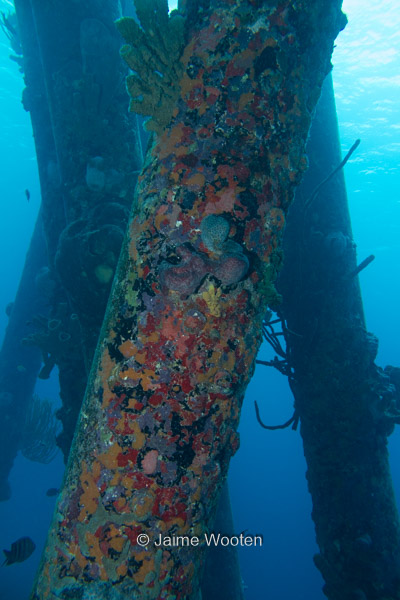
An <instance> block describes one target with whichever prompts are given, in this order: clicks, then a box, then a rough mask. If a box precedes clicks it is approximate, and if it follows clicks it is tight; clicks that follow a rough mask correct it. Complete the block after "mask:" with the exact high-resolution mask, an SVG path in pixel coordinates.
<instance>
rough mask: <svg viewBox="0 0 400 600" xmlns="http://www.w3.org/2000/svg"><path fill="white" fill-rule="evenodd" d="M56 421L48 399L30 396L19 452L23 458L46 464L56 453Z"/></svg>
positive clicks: (35, 395)
mask: <svg viewBox="0 0 400 600" xmlns="http://www.w3.org/2000/svg"><path fill="white" fill-rule="evenodd" d="M57 429H58V423H57V420H56V417H55V414H54V412H53V410H52V405H51V402H50V401H49V400H46V399H42V398H40V397H39V396H38V395H37V394H34V395H33V396H32V399H31V401H30V402H29V404H28V407H27V412H26V417H25V424H24V428H23V432H22V442H21V448H20V450H21V452H22V454H23V455H24V456H25V458H27V459H29V460H33V461H36V462H40V463H43V464H47V463H49V462H51V461H52V460H53V458H54V457H55V455H56V454H57V451H58V448H57V445H56V435H57Z"/></svg>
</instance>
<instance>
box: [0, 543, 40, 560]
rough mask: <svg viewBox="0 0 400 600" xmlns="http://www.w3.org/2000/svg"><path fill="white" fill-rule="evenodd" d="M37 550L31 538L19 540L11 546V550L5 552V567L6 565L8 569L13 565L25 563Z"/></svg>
mask: <svg viewBox="0 0 400 600" xmlns="http://www.w3.org/2000/svg"><path fill="white" fill-rule="evenodd" d="M35 548H36V544H35V542H34V541H33V540H31V538H30V537H22V538H19V540H17V541H16V542H13V543H12V544H11V550H3V552H4V554H5V557H6V560H5V561H4V563H3V566H4V565H6V566H7V567H8V566H9V565H12V564H13V563H17V562H24V560H26V559H27V558H29V557H30V555H31V554H32V552H33V551H34V549H35Z"/></svg>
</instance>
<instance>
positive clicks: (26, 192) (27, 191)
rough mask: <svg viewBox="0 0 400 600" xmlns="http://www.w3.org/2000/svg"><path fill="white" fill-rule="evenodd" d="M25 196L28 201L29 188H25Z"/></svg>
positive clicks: (29, 195)
mask: <svg viewBox="0 0 400 600" xmlns="http://www.w3.org/2000/svg"><path fill="white" fill-rule="evenodd" d="M25 196H26V199H27V200H28V202H29V199H30V197H31V193H30V191H29V190H25Z"/></svg>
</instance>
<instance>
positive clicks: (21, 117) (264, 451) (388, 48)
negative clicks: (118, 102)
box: [0, 0, 400, 600]
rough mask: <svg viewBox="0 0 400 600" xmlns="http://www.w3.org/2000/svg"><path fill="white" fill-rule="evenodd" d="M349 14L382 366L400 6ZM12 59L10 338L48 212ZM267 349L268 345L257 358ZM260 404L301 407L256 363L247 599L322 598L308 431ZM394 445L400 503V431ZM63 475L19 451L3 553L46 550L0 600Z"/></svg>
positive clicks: (1, 253) (239, 508)
mask: <svg viewBox="0 0 400 600" xmlns="http://www.w3.org/2000/svg"><path fill="white" fill-rule="evenodd" d="M170 6H171V8H173V7H174V6H173V3H172V2H170ZM12 9H13V7H12V3H11V2H8V1H6V0H1V1H0V10H2V11H3V12H6V13H7V12H8V11H10V10H12ZM343 10H344V12H345V13H346V14H347V15H348V18H349V23H348V25H347V27H346V29H345V30H344V31H343V32H341V33H340V35H339V37H338V38H337V40H336V49H335V52H334V56H333V64H334V70H333V80H334V87H335V95H336V105H337V114H338V120H339V126H340V137H341V144H342V152H343V155H344V154H345V153H346V152H347V151H348V150H349V148H350V147H351V145H352V144H353V142H354V140H355V139H356V138H361V145H360V146H359V148H358V149H357V151H356V153H355V154H354V155H353V156H352V158H351V160H350V161H349V163H348V164H347V165H346V167H345V178H346V184H347V192H348V198H349V206H350V212H351V218H352V227H353V234H354V240H355V242H356V244H357V249H358V260H359V262H361V260H363V259H364V258H365V257H367V256H368V255H370V254H374V255H375V256H376V259H375V261H374V262H373V263H372V264H371V265H370V266H369V267H368V268H367V269H366V270H365V271H363V272H362V273H361V275H360V281H361V286H362V294H363V302H364V308H365V313H366V320H367V327H368V330H369V331H371V332H372V333H374V334H375V335H376V336H377V337H378V338H379V343H380V349H379V354H378V358H377V364H378V365H379V366H382V367H383V366H385V365H387V364H394V365H397V364H398V358H397V357H398V355H399V354H398V346H399V342H398V340H399V334H400V311H399V300H400V277H399V269H398V265H399V264H400V235H399V228H400V164H399V163H400V104H399V100H398V98H399V96H400V7H399V5H398V2H397V1H395V0H381V2H379V4H378V3H376V2H372V0H368V1H367V0H364V1H362V0H344V3H343ZM9 54H10V49H9V45H8V40H7V38H6V37H5V35H3V34H1V37H0V132H1V140H2V144H1V147H0V170H1V171H0V172H1V196H0V198H1V201H0V202H1V204H0V215H1V217H0V257H1V258H0V282H1V285H0V335H1V337H2V336H3V334H4V331H5V328H6V326H7V315H6V306H7V304H8V303H9V302H12V301H13V299H14V296H15V293H16V290H17V286H18V283H19V278H20V275H21V271H22V268H23V264H24V259H25V254H26V251H27V248H28V244H29V241H30V236H31V233H32V230H33V226H34V223H35V220H36V216H37V213H38V210H39V206H40V189H39V181H38V175H37V166H36V158H35V151H34V146H33V139H32V132H31V125H30V119H29V114H28V113H26V112H25V111H24V110H23V108H22V105H21V93H22V89H23V80H22V76H21V74H20V73H19V71H18V66H17V64H15V63H14V62H12V61H10V59H9ZM27 189H28V190H29V192H30V198H29V200H28V199H27V196H26V194H25V190H27ZM269 352H270V351H269V348H268V347H263V348H262V350H261V355H260V358H266V357H268V356H269ZM36 392H37V393H38V394H39V395H40V396H41V397H45V398H49V399H51V400H52V402H54V407H55V408H57V407H58V406H59V399H58V382H57V374H56V372H54V373H53V374H52V377H51V379H49V380H45V381H43V380H38V384H37V387H36ZM255 399H257V401H258V403H259V405H260V407H261V412H262V416H263V420H264V421H265V422H268V423H280V422H283V421H285V420H287V419H288V418H289V417H290V415H291V414H292V404H293V399H292V396H291V393H290V391H289V388H288V385H287V381H286V379H285V378H284V377H283V376H281V375H280V374H279V373H277V372H276V371H274V370H272V369H266V368H265V367H258V368H257V370H256V374H255V376H254V378H253V380H252V382H251V384H250V385H249V388H248V391H247V394H246V398H245V402H244V406H243V411H242V420H241V426H240V436H241V448H240V450H239V452H238V453H237V454H236V455H235V457H234V458H233V459H232V462H231V469H230V490H231V498H232V505H233V513H234V520H235V532H236V533H238V534H239V533H240V532H242V531H244V530H246V532H247V533H249V534H260V535H262V536H263V546H262V548H244V549H242V550H241V551H240V562H241V571H242V577H243V581H244V585H245V597H246V600H256V599H259V598H271V599H273V600H286V599H287V600H289V599H290V600H305V599H308V600H322V599H323V598H324V595H323V593H322V584H323V583H322V578H321V576H320V574H319V572H318V571H317V569H316V568H315V567H314V565H313V561H312V557H313V555H314V554H315V553H316V551H317V546H316V543H315V534H314V527H313V523H312V521H311V508H312V507H311V499H310V496H309V494H308V491H307V485H306V479H305V468H306V467H305V461H304V457H303V450H302V442H301V438H300V434H299V432H298V431H297V432H293V431H292V430H291V429H286V430H283V431H268V432H267V431H264V430H262V429H261V428H260V427H259V425H258V424H257V422H256V418H255V413H254V407H253V401H254V400H255ZM389 443H390V453H391V466H392V476H393V481H394V486H395V491H396V495H397V498H398V499H399V501H400V474H399V468H398V463H399V462H400V432H399V431H398V430H396V431H395V433H394V434H393V435H392V436H391V438H390V440H389ZM63 468H64V467H63V461H62V456H61V452H59V453H58V454H57V456H56V458H55V459H54V460H53V461H52V462H51V463H50V464H48V465H41V464H38V463H35V462H30V461H28V460H26V459H25V458H23V457H22V455H19V456H18V458H17V460H16V461H15V464H14V468H13V470H12V473H11V476H10V484H11V488H12V497H11V499H10V500H9V501H7V502H2V503H0V549H3V548H10V546H11V543H12V542H13V541H15V540H16V539H18V538H19V537H22V536H30V537H31V538H32V539H33V540H34V541H35V543H36V546H37V548H36V550H35V552H34V553H33V555H32V556H31V557H30V558H29V559H28V560H27V561H26V562H24V563H21V564H14V565H12V566H10V567H3V568H2V569H1V571H0V600H8V598H13V599H14V600H27V598H28V596H29V591H30V588H31V585H32V581H33V577H34V573H35V571H36V569H37V567H38V563H39V559H40V554H41V550H42V547H43V544H44V542H45V538H46V534H47V529H48V526H49V524H50V519H51V515H52V511H53V507H54V504H55V498H54V497H48V496H46V490H47V489H48V488H50V487H58V486H59V485H60V483H61V479H62V474H63Z"/></svg>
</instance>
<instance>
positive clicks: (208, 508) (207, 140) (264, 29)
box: [31, 0, 345, 600]
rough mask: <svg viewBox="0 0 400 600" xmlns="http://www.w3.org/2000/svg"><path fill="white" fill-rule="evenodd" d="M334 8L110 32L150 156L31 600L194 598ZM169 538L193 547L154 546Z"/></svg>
mask: <svg viewBox="0 0 400 600" xmlns="http://www.w3.org/2000/svg"><path fill="white" fill-rule="evenodd" d="M340 7H341V2H339V1H337V2H336V1H334V2H329V3H321V2H317V1H308V2H307V3H302V2H299V3H295V4H294V3H293V2H289V1H283V2H279V3H262V4H260V3H259V2H256V1H255V0H248V1H243V0H242V1H238V0H237V1H235V0H230V1H229V2H228V1H222V0H211V1H210V2H207V3H203V2H194V1H193V2H192V1H187V2H184V3H182V5H181V12H180V13H173V14H172V15H171V17H168V11H167V9H168V7H167V3H166V2H162V1H161V0H159V1H154V2H146V3H144V2H139V1H137V2H136V9H137V15H138V17H139V20H140V23H141V26H142V28H140V27H139V26H138V25H137V23H136V22H135V21H133V20H131V19H123V20H121V21H119V23H118V28H119V30H120V32H121V33H122V34H123V36H124V37H125V39H126V40H127V44H126V45H125V46H124V47H123V49H122V54H123V56H124V58H125V60H126V61H127V63H128V65H129V66H130V67H131V68H132V69H133V70H134V71H135V72H136V73H137V75H130V76H129V77H128V80H127V85H128V90H129V92H130V94H131V96H132V108H133V109H134V110H140V109H141V110H142V112H145V114H148V115H150V116H151V119H150V121H149V123H148V126H149V128H150V129H152V130H153V131H154V138H153V141H152V143H151V145H150V147H149V149H148V152H147V155H146V157H145V164H144V168H143V170H142V173H141V176H140V177H139V182H138V185H137V187H136V192H135V202H134V209H133V212H132V217H131V221H130V223H129V228H128V235H127V236H126V239H125V242H124V246H123V250H122V255H121V258H120V263H119V266H118V270H117V275H116V279H115V282H114V285H113V289H112V294H111V298H110V301H109V306H108V309H107V316H106V320H105V323H104V326H103V331H102V334H101V339H100V343H99V345H98V348H97V351H96V357H95V361H94V366H93V368H92V371H91V375H90V378H89V385H88V390H87V394H86V398H85V401H84V404H83V407H82V410H81V414H80V420H79V425H78V429H77V433H76V436H75V438H74V442H73V446H72V449H71V453H70V460H69V465H68V469H67V474H66V479H65V483H64V487H63V489H62V491H61V495H60V498H59V502H58V505H57V510H56V513H55V517H54V521H53V524H52V526H51V529H50V533H49V538H48V543H47V546H46V549H45V552H44V556H43V559H42V565H41V569H40V571H39V573H38V577H37V581H36V583H35V587H34V590H33V592H32V596H31V598H32V600H39V599H40V600H45V599H47V598H56V597H61V598H63V597H64V598H79V599H81V600H85V599H88V598H91V597H96V598H99V599H101V598H112V599H115V600H117V599H121V598H125V597H133V598H147V599H150V598H154V599H157V598H169V597H170V598H176V599H179V598H180V599H184V598H185V599H186V598H192V599H193V600H194V599H197V598H200V594H199V585H200V579H201V575H202V565H203V562H204V556H205V542H204V536H205V534H206V533H207V532H209V531H210V529H212V526H213V523H214V517H215V510H216V505H217V502H218V497H219V493H220V491H221V488H222V485H223V483H224V481H225V479H226V475H227V470H228V465H229V460H230V457H231V455H232V454H233V453H234V451H235V450H236V449H237V446H238V436H237V433H236V428H237V425H238V420H239V415H240V407H241V402H242V399H243V396H244V392H245V388H246V385H247V383H248V381H249V378H250V377H251V374H252V372H253V368H254V361H255V355H256V353H257V350H258V347H259V345H260V343H261V323H262V319H263V317H264V314H265V311H266V308H267V304H270V305H272V306H274V305H275V304H276V302H277V294H276V291H275V288H274V280H275V278H276V274H277V271H278V269H279V267H280V263H281V249H280V243H281V236H282V230H283V226H284V223H285V213H286V211H287V209H288V207H289V205H290V202H291V200H292V196H293V192H294V188H295V186H296V184H297V183H298V182H299V180H300V177H301V174H302V172H303V171H304V169H305V166H306V161H305V157H304V152H305V142H306V139H307V134H308V129H309V126H310V122H311V117H312V111H313V109H314V107H315V104H316V102H317V100H318V97H319V93H320V89H321V85H322V81H323V79H324V77H325V75H326V74H327V72H328V71H329V68H330V56H331V52H332V48H333V41H334V38H335V37H336V35H337V33H338V32H339V30H340V29H341V28H342V27H343V26H344V23H345V19H344V17H343V15H342V13H341V10H340ZM153 60H155V61H156V66H154V63H153V62H152V61H153ZM178 535H183V536H189V537H190V538H191V539H196V540H198V541H199V543H198V544H196V543H194V544H190V545H189V546H184V547H171V545H169V544H168V543H166V544H164V543H161V544H159V545H156V544H155V542H157V541H158V540H160V539H161V540H164V538H165V539H166V540H167V539H168V538H169V539H171V538H173V537H174V536H178Z"/></svg>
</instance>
